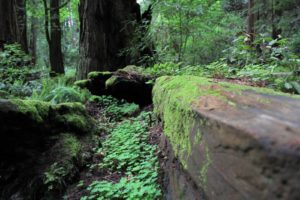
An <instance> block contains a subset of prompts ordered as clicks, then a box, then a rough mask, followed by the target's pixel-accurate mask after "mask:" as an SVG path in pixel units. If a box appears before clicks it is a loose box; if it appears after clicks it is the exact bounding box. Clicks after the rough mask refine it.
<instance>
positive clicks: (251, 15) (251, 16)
mask: <svg viewBox="0 0 300 200" xmlns="http://www.w3.org/2000/svg"><path fill="white" fill-rule="evenodd" d="M254 6H255V0H249V1H248V27H247V33H248V35H249V40H250V41H249V43H250V44H252V43H253V41H254V39H255V22H256V15H255V11H254Z"/></svg>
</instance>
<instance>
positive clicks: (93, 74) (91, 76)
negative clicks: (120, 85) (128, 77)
mask: <svg viewBox="0 0 300 200" xmlns="http://www.w3.org/2000/svg"><path fill="white" fill-rule="evenodd" d="M112 75H113V73H112V72H97V71H95V72H90V73H89V74H88V79H97V78H109V77H110V76H112Z"/></svg>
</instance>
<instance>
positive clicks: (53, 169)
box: [44, 163, 67, 191]
mask: <svg viewBox="0 0 300 200" xmlns="http://www.w3.org/2000/svg"><path fill="white" fill-rule="evenodd" d="M66 175H67V172H66V170H65V168H64V167H62V166H59V164H58V163H53V164H52V165H51V166H50V167H49V169H48V171H47V172H45V173H44V184H45V185H47V187H48V190H49V191H52V190H55V189H57V187H59V186H61V185H64V184H65V182H64V177H65V176H66Z"/></svg>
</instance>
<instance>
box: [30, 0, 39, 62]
mask: <svg viewBox="0 0 300 200" xmlns="http://www.w3.org/2000/svg"><path fill="white" fill-rule="evenodd" d="M36 3H37V2H36V0H31V5H32V6H33V5H36ZM35 15H36V13H33V14H32V16H31V18H30V40H29V52H30V55H31V57H32V63H33V65H35V64H36V57H37V52H36V50H37V49H36V45H37V26H38V18H37V17H36V16H35Z"/></svg>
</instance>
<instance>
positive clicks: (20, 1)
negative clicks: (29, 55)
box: [0, 0, 28, 52]
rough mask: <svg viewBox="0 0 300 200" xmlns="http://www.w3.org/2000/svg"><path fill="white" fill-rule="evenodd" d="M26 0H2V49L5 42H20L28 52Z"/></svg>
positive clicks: (0, 39) (0, 45) (0, 8)
mask: <svg viewBox="0 0 300 200" xmlns="http://www.w3.org/2000/svg"><path fill="white" fill-rule="evenodd" d="M25 5H26V2H25V0H9V1H8V0H0V27H1V28H0V49H1V48H3V45H4V44H5V43H7V44H11V43H19V44H21V46H22V49H23V50H24V51H25V52H28V46H27V34H26V6H25Z"/></svg>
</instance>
